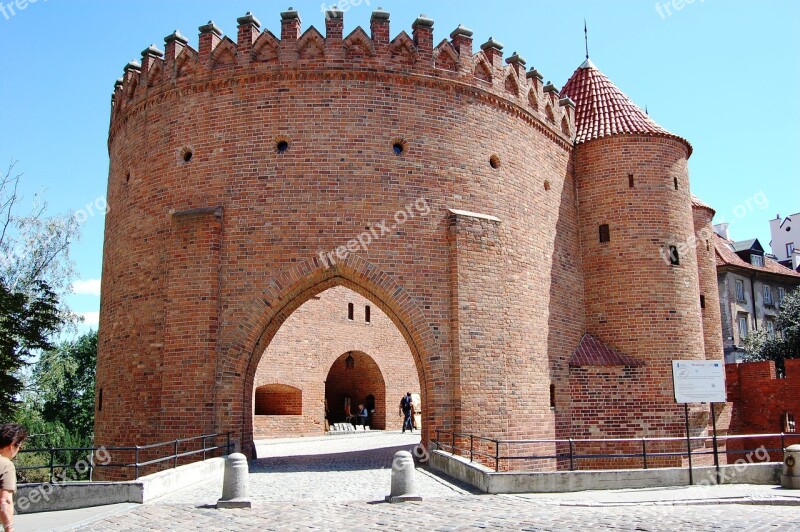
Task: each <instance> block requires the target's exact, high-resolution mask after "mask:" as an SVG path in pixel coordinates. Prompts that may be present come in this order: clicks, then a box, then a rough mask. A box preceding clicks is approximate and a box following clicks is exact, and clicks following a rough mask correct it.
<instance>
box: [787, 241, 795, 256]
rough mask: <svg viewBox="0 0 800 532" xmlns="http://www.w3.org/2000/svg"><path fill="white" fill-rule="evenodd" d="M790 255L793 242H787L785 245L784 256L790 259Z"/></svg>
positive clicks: (792, 249)
mask: <svg viewBox="0 0 800 532" xmlns="http://www.w3.org/2000/svg"><path fill="white" fill-rule="evenodd" d="M792 253H794V242H789V243H788V244H786V256H787V257H789V258H791V256H792Z"/></svg>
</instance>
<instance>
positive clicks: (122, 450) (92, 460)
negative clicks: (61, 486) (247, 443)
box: [16, 432, 234, 482]
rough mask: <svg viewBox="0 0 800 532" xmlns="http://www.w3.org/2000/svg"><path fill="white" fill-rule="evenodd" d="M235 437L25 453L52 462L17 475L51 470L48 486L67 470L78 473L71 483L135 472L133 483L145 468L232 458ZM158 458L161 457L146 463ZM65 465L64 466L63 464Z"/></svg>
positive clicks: (210, 436)
mask: <svg viewBox="0 0 800 532" xmlns="http://www.w3.org/2000/svg"><path fill="white" fill-rule="evenodd" d="M232 434H233V433H231V432H224V433H216V434H203V435H201V436H193V437H191V438H178V439H175V440H168V441H162V442H158V443H151V444H147V445H130V446H117V447H105V446H103V447H40V448H33V449H22V450H20V454H33V453H41V454H47V455H48V456H49V460H48V463H47V464H46V465H45V464H43V465H19V466H17V467H16V469H17V471H18V474H23V475H24V472H25V471H36V470H42V469H46V470H49V482H55V481H56V471H57V470H59V471H60V472H62V473H63V472H65V471H68V470H69V471H75V472H76V473H77V476H76V478H74V479H73V478H70V479H69V480H81V478H80V477H81V476H85V477H86V478H85V480H88V481H91V480H92V476H93V472H94V471H95V470H96V469H100V468H118V469H123V470H124V469H128V470H130V469H133V471H134V479H138V478H139V476H140V473H141V471H142V469H144V468H148V467H153V466H159V464H163V463H168V462H171V468H175V467H178V464H179V461H180V459H182V458H184V459H185V458H187V457H190V456H196V455H202V460H206V459H208V458H213V457H214V456H215V454H217V453H216V451H219V450H222V449H224V450H225V452H224V453H223V454H230V453H231V449H232V448H233V445H234V444H233V442H232V441H231V435H232ZM223 438H224V440H223V441H222V442H221V443H219V444H218V443H217V442H218V441H219V440H221V439H223ZM195 447H197V448H195ZM165 449H166V450H168V451H169V454H166V455H162V453H163V450H165ZM75 453H81V454H82V455H83V458H82V459H80V460H73V458H74V457H75ZM103 454H107V455H108V457H109V460H108V461H107V462H106V463H102V462H103V461H102V460H101V461H99V462H98V461H97V457H98V455H103ZM115 455H117V456H119V455H127V456H128V457H130V458H132V459H133V460H132V461H131V460H125V461H119V462H115V461H114V456H115ZM156 455H161V456H157V457H156V458H149V459H144V458H148V457H149V456H156ZM61 457H68V458H61ZM62 461H63V462H65V463H61V462H62ZM81 464H86V465H85V466H84V467H78V466H80V465H81ZM162 469H170V467H167V468H162ZM81 470H83V471H81Z"/></svg>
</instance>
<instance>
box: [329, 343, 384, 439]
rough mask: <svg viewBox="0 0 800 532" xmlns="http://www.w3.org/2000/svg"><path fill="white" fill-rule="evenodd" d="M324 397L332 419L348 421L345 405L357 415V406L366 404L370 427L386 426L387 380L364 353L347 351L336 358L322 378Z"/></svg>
mask: <svg viewBox="0 0 800 532" xmlns="http://www.w3.org/2000/svg"><path fill="white" fill-rule="evenodd" d="M325 401H326V403H327V405H328V419H329V420H330V422H331V423H341V422H344V421H347V419H346V416H347V414H348V411H347V410H348V407H349V411H350V413H351V414H352V415H355V416H357V415H358V406H359V405H365V407H366V408H367V410H368V411H369V414H370V415H369V418H368V425H369V426H370V428H372V429H377V430H383V429H385V428H386V381H385V379H384V375H383V373H382V372H381V368H380V367H379V366H378V364H377V363H376V362H375V360H374V359H373V358H372V357H371V356H369V355H368V354H366V353H363V352H361V351H348V352H346V353H343V354H342V355H341V356H340V357H339V358H337V359H336V361H335V362H334V363H333V364H332V365H331V368H330V370H329V371H328V376H327V377H326V378H325Z"/></svg>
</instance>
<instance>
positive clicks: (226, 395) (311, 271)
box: [218, 254, 440, 453]
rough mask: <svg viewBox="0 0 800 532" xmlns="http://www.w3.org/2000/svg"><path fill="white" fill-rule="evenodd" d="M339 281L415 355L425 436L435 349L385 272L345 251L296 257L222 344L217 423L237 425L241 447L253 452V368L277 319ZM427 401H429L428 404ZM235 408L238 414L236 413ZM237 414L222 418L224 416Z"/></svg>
mask: <svg viewBox="0 0 800 532" xmlns="http://www.w3.org/2000/svg"><path fill="white" fill-rule="evenodd" d="M335 286H343V287H345V288H348V289H350V290H352V291H354V292H356V293H358V294H360V295H362V296H363V297H365V298H366V299H368V300H370V301H371V302H372V303H373V304H375V306H377V307H378V308H379V309H380V310H381V311H383V313H384V314H386V316H387V317H388V318H389V319H390V320H391V321H392V322H393V323H394V325H395V326H396V327H397V329H398V330H399V332H400V334H402V336H403V338H404V339H405V341H406V343H407V344H408V347H409V349H410V351H411V354H412V357H413V359H414V364H415V366H416V369H417V374H418V377H419V383H420V394H421V396H422V403H423V405H424V406H423V415H424V419H423V432H422V435H423V440H424V441H427V440H428V439H429V434H430V430H432V429H433V428H434V427H433V425H434V424H436V421H434V418H435V409H434V408H430V407H429V405H431V403H432V398H433V395H434V393H433V392H434V391H433V389H432V387H433V377H432V376H433V374H434V371H433V370H432V367H431V357H432V356H433V355H434V354H435V353H438V352H439V351H440V349H439V346H438V338H437V337H436V336H435V335H434V333H433V331H432V330H431V328H430V326H429V325H428V323H427V322H426V321H425V318H424V315H423V313H422V311H421V309H420V308H419V307H418V305H417V303H416V302H415V301H414V299H412V297H411V296H410V295H409V294H408V293H407V292H406V290H405V289H404V288H403V287H402V286H401V285H399V284H398V283H397V282H396V281H395V280H394V279H393V278H392V277H391V276H390V275H389V274H387V273H386V272H384V271H382V270H381V269H379V268H378V267H377V266H376V265H375V264H372V263H370V262H368V261H367V260H365V259H363V258H362V257H360V256H358V255H355V254H350V255H348V256H347V258H346V259H345V260H343V261H341V262H337V263H335V264H332V265H331V264H326V263H325V262H324V261H322V260H321V259H320V258H319V257H313V258H310V259H307V260H305V261H303V262H300V263H297V264H296V265H294V266H293V267H292V268H291V269H289V270H287V271H285V272H284V273H282V274H281V275H280V276H278V277H276V278H275V279H273V280H272V281H271V282H270V283H269V284H268V285H267V288H266V290H264V292H263V293H262V294H261V295H260V296H259V297H258V298H256V299H255V300H254V301H253V302H252V303H251V305H250V307H249V308H248V309H247V311H246V313H245V316H246V318H247V319H246V320H244V322H243V323H241V325H240V327H239V333H238V334H237V336H236V338H233V339H232V341H231V343H230V344H229V345H228V346H227V348H226V349H224V352H223V354H222V356H221V357H220V366H219V368H218V374H219V375H220V376H221V386H220V395H219V397H218V400H219V402H221V403H223V404H227V405H229V406H228V408H223V409H220V410H219V415H220V416H221V418H220V419H219V420H218V425H219V426H234V427H235V426H237V425H238V427H239V428H238V430H237V432H239V433H240V434H241V438H242V440H241V443H242V450H243V452H246V453H247V452H252V443H253V401H252V398H253V393H254V382H255V374H256V370H257V368H258V364H259V362H260V360H261V357H262V355H263V354H264V352H265V350H266V348H267V346H268V345H269V344H270V342H271V341H272V339H273V338H274V336H275V334H276V333H277V332H278V330H279V329H280V327H281V325H283V323H284V322H285V321H286V320H287V319H288V317H289V316H290V315H291V314H292V313H293V312H294V311H295V310H297V309H298V308H299V307H300V306H301V305H302V304H303V303H305V302H306V301H308V300H309V299H311V298H312V297H314V296H315V295H317V294H319V293H321V292H324V291H325V290H327V289H329V288H332V287H335ZM431 406H432V405H431ZM237 412H238V413H239V416H240V417H239V416H237V415H236V413H237ZM231 415H233V416H235V417H239V419H238V420H237V419H235V418H234V419H231V418H230V417H228V419H225V417H227V416H231Z"/></svg>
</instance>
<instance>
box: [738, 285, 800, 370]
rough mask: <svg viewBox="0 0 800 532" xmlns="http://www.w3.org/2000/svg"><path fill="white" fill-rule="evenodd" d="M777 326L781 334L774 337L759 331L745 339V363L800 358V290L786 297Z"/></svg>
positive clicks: (776, 321) (796, 289) (761, 330)
mask: <svg viewBox="0 0 800 532" xmlns="http://www.w3.org/2000/svg"><path fill="white" fill-rule="evenodd" d="M775 326H776V328H777V330H778V331H779V332H780V334H778V335H776V336H774V337H770V336H769V335H768V334H767V332H766V331H765V330H764V329H759V330H757V331H753V332H751V333H750V334H749V335H748V336H747V338H745V340H744V342H743V343H744V348H745V351H746V352H747V354H746V355H745V357H744V359H745V361H747V362H756V361H761V360H777V361H780V360H784V359H787V358H800V288H795V289H794V290H793V291H792V292H790V293H788V294H786V295H785V296H784V298H783V301H782V303H781V312H780V314H778V317H777V319H776V320H775Z"/></svg>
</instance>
